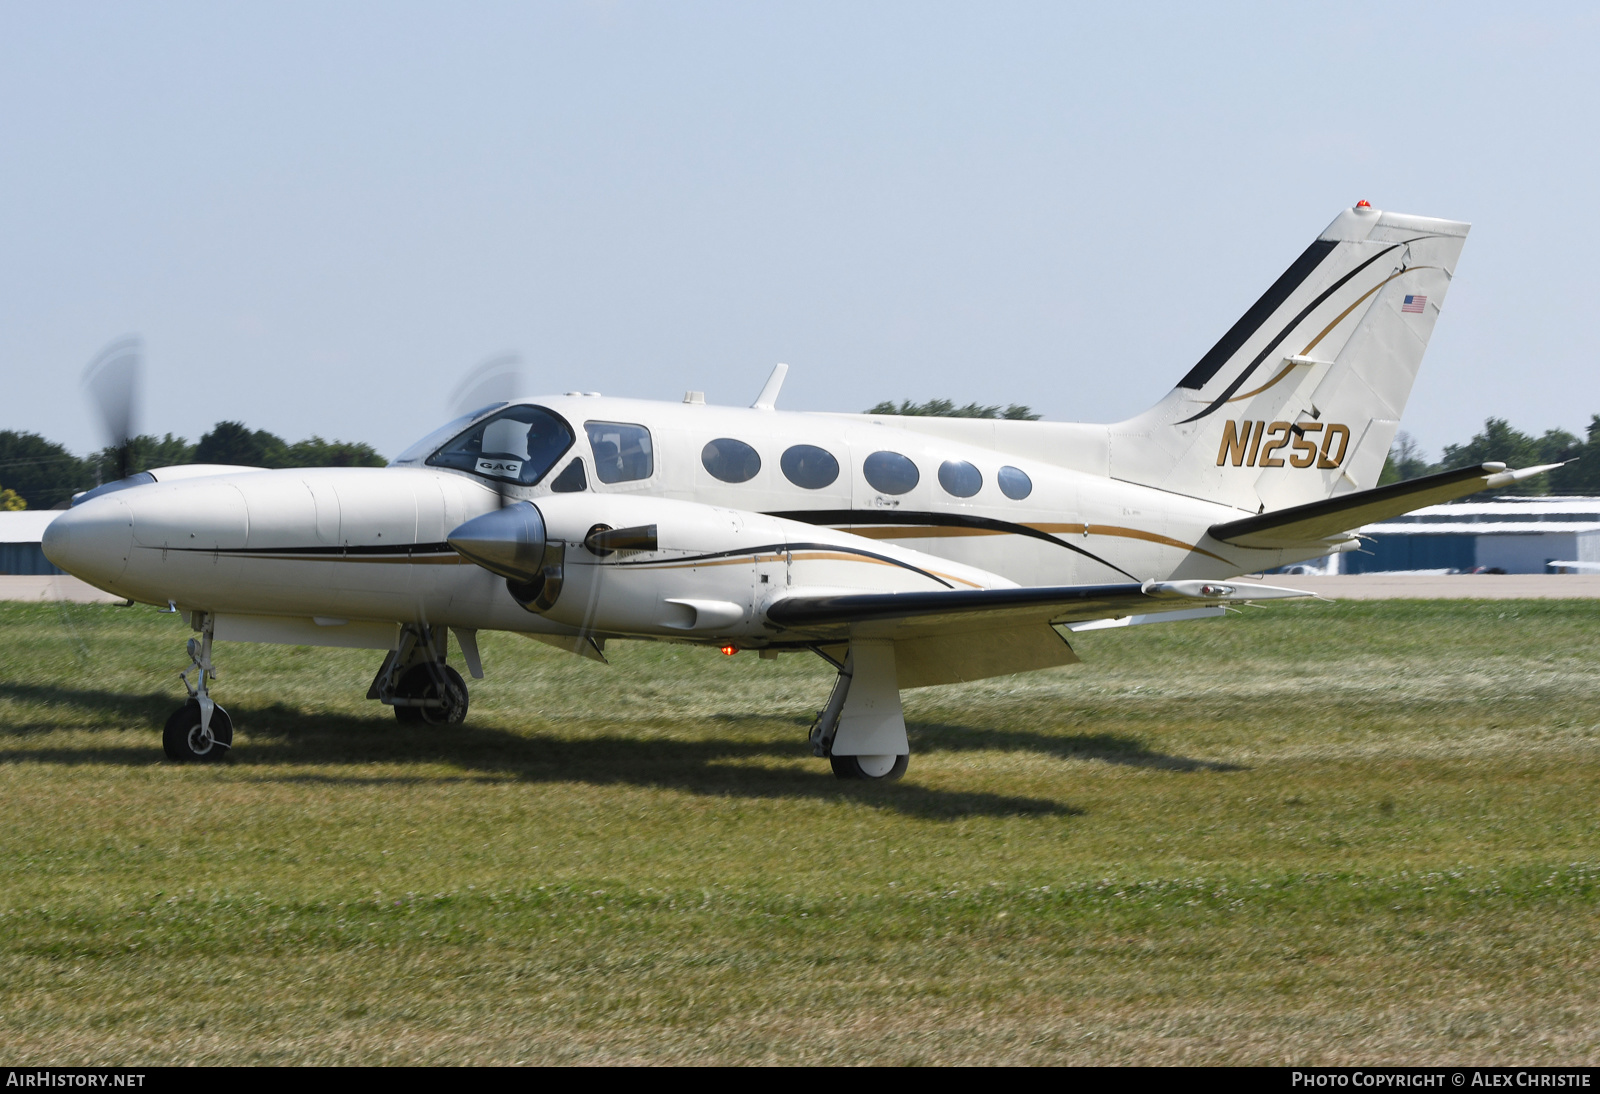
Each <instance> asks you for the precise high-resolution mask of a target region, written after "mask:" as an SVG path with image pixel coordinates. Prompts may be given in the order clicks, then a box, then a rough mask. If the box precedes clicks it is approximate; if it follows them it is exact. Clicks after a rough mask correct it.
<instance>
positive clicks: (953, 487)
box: [939, 460, 983, 498]
mask: <svg viewBox="0 0 1600 1094" xmlns="http://www.w3.org/2000/svg"><path fill="white" fill-rule="evenodd" d="M939 485H940V486H942V487H944V492H945V493H946V494H950V495H952V496H954V497H958V498H970V497H972V495H974V494H976V493H977V492H978V491H979V490H982V489H983V473H982V472H980V471H979V470H978V469H977V468H976V467H973V466H972V465H971V464H970V463H968V462H967V461H966V460H945V461H944V462H943V463H941V464H940V465H939Z"/></svg>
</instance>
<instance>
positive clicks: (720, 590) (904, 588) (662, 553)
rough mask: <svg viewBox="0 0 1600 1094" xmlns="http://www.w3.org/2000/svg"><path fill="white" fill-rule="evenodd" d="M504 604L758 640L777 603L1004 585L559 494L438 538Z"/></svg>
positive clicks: (785, 526)
mask: <svg viewBox="0 0 1600 1094" xmlns="http://www.w3.org/2000/svg"><path fill="white" fill-rule="evenodd" d="M449 541H450V544H451V546H453V547H454V548H455V549H456V550H457V551H459V552H460V553H461V554H462V555H464V556H466V557H467V558H469V559H471V560H472V561H473V562H476V563H478V564H479V565H480V566H483V567H484V568H486V569H488V570H491V571H492V572H494V573H497V574H500V575H501V576H503V577H505V578H506V579H507V582H506V584H507V588H508V589H509V590H510V591H511V595H512V596H513V597H515V598H516V599H517V602H518V603H520V604H522V606H523V607H525V608H527V609H528V610H529V611H533V612H538V613H539V614H541V615H543V616H545V617H546V618H548V619H550V620H552V621H553V622H557V623H562V624H565V625H567V626H570V627H575V628H578V629H580V630H583V631H587V632H592V633H595V634H600V635H607V634H621V635H628V634H633V635H648V636H655V637H668V636H682V637H693V638H696V639H701V640H706V641H713V640H715V641H723V640H730V641H736V642H751V641H753V640H763V641H764V640H765V639H767V638H769V637H771V635H772V634H773V632H774V631H776V630H777V629H778V628H776V627H775V626H774V625H772V624H769V623H768V622H767V618H766V610H767V608H768V607H769V606H770V605H771V604H772V603H773V602H775V601H776V600H779V599H781V598H783V597H785V596H790V595H794V594H796V593H799V592H800V591H801V590H802V589H803V590H804V592H805V593H806V594H807V595H817V594H824V593H837V594H845V593H856V592H911V591H926V590H931V589H939V588H998V587H1009V586H1011V585H1012V584H1013V583H1012V582H1010V581H1007V580H1005V579H1003V578H1000V577H997V576H995V575H994V574H991V573H988V572H986V571H982V570H977V569H975V568H973V567H970V566H962V565H960V564H958V563H953V562H950V561H947V560H945V559H936V558H933V557H932V556H929V555H923V554H920V553H919V552H916V551H908V550H905V549H903V548H897V547H893V546H889V545H886V544H882V543H878V542H875V541H873V540H868V539H864V538H862V537H860V536H855V535H851V534H850V533H848V532H839V531H835V530H833V529H829V528H819V527H816V526H813V525H809V524H803V523H801V522H799V521H793V520H785V519H783V518H779V517H769V516H765V515H763V514H760V513H751V512H746V511H742V510H735V509H723V508H720V507H717V506H712V505H703V504H700V503H698V502H688V501H672V500H668V499H665V498H650V497H636V496H626V495H607V494H588V493H585V494H571V495H562V496H554V497H544V498H540V499H539V501H538V503H537V505H535V504H534V503H532V502H518V503H516V504H514V505H511V506H508V507H506V508H504V509H500V510H498V511H496V512H493V513H489V514H486V515H485V516H482V517H478V518H476V519H475V520H471V521H468V522H467V523H466V524H463V525H462V526H461V527H459V528H457V529H456V530H455V531H453V532H451V533H450V536H449Z"/></svg>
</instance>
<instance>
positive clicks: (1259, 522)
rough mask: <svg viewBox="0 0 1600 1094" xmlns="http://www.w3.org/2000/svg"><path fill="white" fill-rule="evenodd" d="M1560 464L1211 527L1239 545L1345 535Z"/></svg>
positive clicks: (1444, 479)
mask: <svg viewBox="0 0 1600 1094" xmlns="http://www.w3.org/2000/svg"><path fill="white" fill-rule="evenodd" d="M1560 466H1561V465H1560V464H1559V463H1549V464H1544V465H1542V466H1540V467H1528V468H1524V469H1522V470H1521V471H1507V470H1506V465H1505V464H1503V463H1485V464H1479V465H1477V466H1476V467H1460V468H1457V469H1455V470H1454V471H1441V472H1439V473H1438V474H1437V475H1424V476H1422V477H1421V478H1420V479H1408V480H1406V481H1405V482H1397V483H1394V484H1392V485H1389V486H1380V487H1378V488H1376V489H1374V490H1363V491H1361V492H1360V493H1356V494H1344V495H1342V496H1340V497H1336V498H1329V499H1327V500H1326V501H1314V502H1311V503H1309V504H1307V505H1296V506H1294V507H1293V508H1290V509H1280V510H1278V511H1277V512H1275V513H1262V514H1260V515H1259V516H1254V517H1245V518H1243V519H1242V520H1230V521H1228V522H1227V523H1226V524H1214V525H1212V526H1211V536H1212V538H1213V539H1216V540H1220V541H1221V542H1223V543H1231V544H1233V545H1234V546H1236V547H1261V548H1273V547H1302V546H1306V545H1308V544H1316V543H1318V542H1319V541H1321V540H1325V539H1329V538H1332V537H1336V536H1340V535H1343V534H1345V533H1348V532H1349V531H1351V530H1352V529H1355V528H1360V527H1361V526H1362V525H1364V524H1371V523H1373V522H1374V521H1379V520H1386V519H1388V518H1389V517H1397V516H1399V515H1400V514H1402V513H1409V512H1411V511H1412V510H1413V509H1421V508H1423V507H1424V506H1427V505H1437V504H1439V503H1440V502H1445V501H1453V500H1454V499H1456V498H1464V497H1466V496H1467V495H1468V494H1476V493H1477V492H1478V491H1480V490H1494V489H1496V488H1498V487H1502V486H1509V485H1511V484H1512V483H1514V482H1520V481H1521V480H1523V479H1526V478H1531V477H1532V476H1534V475H1540V474H1543V473H1544V472H1546V471H1549V470H1551V469H1552V468H1556V467H1560Z"/></svg>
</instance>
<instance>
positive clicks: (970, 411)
mask: <svg viewBox="0 0 1600 1094" xmlns="http://www.w3.org/2000/svg"><path fill="white" fill-rule="evenodd" d="M866 413H868V414H901V415H905V416H907V417H915V418H1010V419H1013V420H1015V421H1023V422H1036V421H1038V420H1039V418H1040V417H1041V415H1038V414H1035V413H1034V412H1033V408H1032V407H1027V406H1021V405H1019V404H1017V403H1012V404H1011V405H1010V406H1008V407H1005V408H1004V409H1002V408H1001V407H999V406H998V405H997V406H984V405H982V404H981V403H968V404H967V405H966V406H956V404H955V403H953V402H951V401H950V400H949V399H929V400H928V401H927V402H925V403H913V402H912V401H911V400H910V399H902V400H901V401H900V404H899V405H898V406H896V405H895V404H894V402H893V401H890V400H885V401H884V402H881V403H879V404H878V405H877V406H874V407H872V408H871V409H869V410H868V411H866Z"/></svg>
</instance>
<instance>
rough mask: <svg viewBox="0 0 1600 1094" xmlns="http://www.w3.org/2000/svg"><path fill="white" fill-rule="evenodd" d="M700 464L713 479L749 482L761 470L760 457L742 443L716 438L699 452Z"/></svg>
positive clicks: (729, 438)
mask: <svg viewBox="0 0 1600 1094" xmlns="http://www.w3.org/2000/svg"><path fill="white" fill-rule="evenodd" d="M700 462H701V464H703V465H704V466H705V469H706V471H707V472H708V473H709V474H710V475H711V477H712V478H714V479H720V480H722V481H723V482H749V481H750V480H751V479H753V478H755V477H756V472H758V471H760V470H761V456H760V455H759V454H758V453H757V452H756V450H755V449H753V448H751V447H750V446H749V445H747V444H745V443H744V442H743V441H736V440H734V439H733V438H732V437H718V438H717V439H716V440H714V441H707V442H706V446H705V447H704V448H702V449H701V450H700Z"/></svg>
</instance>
